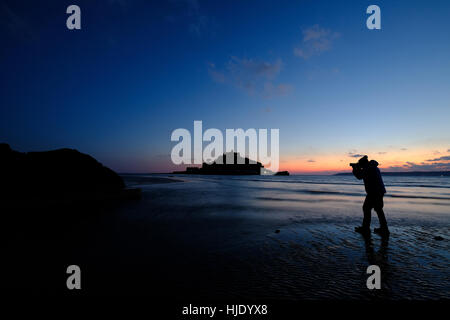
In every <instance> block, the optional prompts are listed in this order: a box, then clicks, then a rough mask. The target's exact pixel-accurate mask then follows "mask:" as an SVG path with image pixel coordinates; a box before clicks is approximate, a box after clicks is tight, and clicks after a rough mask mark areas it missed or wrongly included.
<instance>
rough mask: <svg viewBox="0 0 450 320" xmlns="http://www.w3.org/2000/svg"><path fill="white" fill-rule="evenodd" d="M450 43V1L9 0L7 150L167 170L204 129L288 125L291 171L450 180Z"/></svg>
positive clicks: (4, 56)
mask: <svg viewBox="0 0 450 320" xmlns="http://www.w3.org/2000/svg"><path fill="white" fill-rule="evenodd" d="M71 4H77V5H79V6H80V8H81V12H82V22H81V26H82V29H81V30H68V29H67V28H66V18H67V16H68V15H67V14H66V13H65V11H66V8H67V6H69V5H71ZM370 4H377V5H378V6H379V7H380V8H381V27H382V29H381V30H368V29H367V28H366V19H367V17H368V15H367V14H366V8H367V7H368V6H369V5H370ZM449 34H450V2H449V1H376V2H373V1H313V0H310V1H292V0H289V1H261V0H258V1H219V0H217V1H216V0H214V1H201V0H198V1H196V0H167V1H162V0H161V1H144V0H104V1H79V0H76V1H75V0H74V1H42V2H39V5H37V4H36V2H34V1H29V2H28V1H2V2H1V3H0V36H1V38H2V40H1V41H2V44H1V46H0V70H1V73H0V81H1V95H0V104H1V109H0V142H6V143H9V144H10V145H11V147H12V148H13V149H15V150H18V151H32V150H48V149H55V148H62V147H70V148H76V149H78V150H80V151H81V152H85V153H88V154H90V155H92V156H94V157H95V158H96V159H98V160H99V161H101V162H102V163H104V164H105V165H107V166H109V167H111V168H112V169H114V170H117V171H119V172H167V171H171V170H174V169H181V168H177V167H176V166H174V165H173V164H171V162H170V152H171V149H172V147H173V146H174V145H175V143H174V142H171V141H170V135H171V133H172V131H173V130H175V129H177V128H186V129H188V130H190V131H193V122H194V120H202V121H203V127H204V129H207V128H218V129H220V130H223V132H225V129H226V128H243V129H248V128H255V129H259V128H268V129H270V128H278V129H280V158H281V163H280V170H289V171H290V172H292V173H333V172H337V171H343V170H349V166H348V163H349V162H355V161H357V159H358V158H359V157H360V155H364V154H367V155H368V156H369V158H371V159H376V160H377V161H378V162H379V163H380V164H381V168H384V170H385V171H394V170H397V171H398V170H450V125H449V123H450V121H449V120H450V59H449V57H450V41H449Z"/></svg>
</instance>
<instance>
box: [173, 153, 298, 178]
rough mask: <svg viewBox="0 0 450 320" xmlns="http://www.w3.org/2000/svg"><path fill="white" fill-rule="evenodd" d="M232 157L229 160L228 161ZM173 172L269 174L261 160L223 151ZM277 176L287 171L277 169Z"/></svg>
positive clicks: (287, 173)
mask: <svg viewBox="0 0 450 320" xmlns="http://www.w3.org/2000/svg"><path fill="white" fill-rule="evenodd" d="M229 159H232V160H231V161H228V160H229ZM173 173H175V174H205V175H271V174H274V173H273V172H271V171H270V170H268V169H265V168H264V166H263V165H262V164H261V162H257V161H254V160H250V159H249V158H246V157H242V156H241V155H240V154H239V152H225V153H224V154H222V155H221V156H219V157H218V158H216V160H214V161H213V162H211V163H207V162H203V164H202V166H201V167H187V168H186V170H184V171H173ZM275 175H278V176H288V175H289V172H287V171H279V172H277V173H275Z"/></svg>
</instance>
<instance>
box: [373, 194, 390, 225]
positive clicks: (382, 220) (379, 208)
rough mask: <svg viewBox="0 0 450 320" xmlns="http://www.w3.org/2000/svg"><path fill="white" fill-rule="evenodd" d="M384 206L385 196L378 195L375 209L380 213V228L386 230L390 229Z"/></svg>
mask: <svg viewBox="0 0 450 320" xmlns="http://www.w3.org/2000/svg"><path fill="white" fill-rule="evenodd" d="M383 206H384V203H383V196H379V197H377V198H376V201H375V203H374V209H375V212H376V213H377V215H378V220H379V221H380V228H381V229H384V230H388V226H387V221H386V217H385V215H384V211H383Z"/></svg>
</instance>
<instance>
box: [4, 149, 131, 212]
mask: <svg viewBox="0 0 450 320" xmlns="http://www.w3.org/2000/svg"><path fill="white" fill-rule="evenodd" d="M0 176H1V180H0V190H1V198H2V199H1V205H2V206H5V205H6V206H8V207H15V206H27V207H34V206H35V205H36V206H42V205H44V206H45V205H47V204H55V203H56V204H61V203H63V204H64V203H77V202H79V201H82V200H89V201H91V200H92V201H95V200H98V199H102V200H106V199H107V198H110V197H113V196H115V195H119V194H120V195H122V194H124V189H125V184H124V182H123V180H122V178H121V177H120V176H119V175H118V174H117V173H115V172H114V171H112V170H111V169H109V168H107V167H105V166H103V165H102V164H101V163H99V162H98V161H97V160H95V159H94V158H93V157H91V156H89V155H87V154H83V153H81V152H79V151H77V150H74V149H59V150H53V151H45V152H28V153H22V152H17V151H14V150H12V149H11V148H10V146H9V145H7V144H4V143H3V144H0ZM125 193H127V194H129V192H125Z"/></svg>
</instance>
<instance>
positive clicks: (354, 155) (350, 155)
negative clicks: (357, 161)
mask: <svg viewBox="0 0 450 320" xmlns="http://www.w3.org/2000/svg"><path fill="white" fill-rule="evenodd" d="M347 155H348V156H349V157H352V158H362V157H364V156H365V155H364V154H359V153H353V152H349V153H348V154H347Z"/></svg>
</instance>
